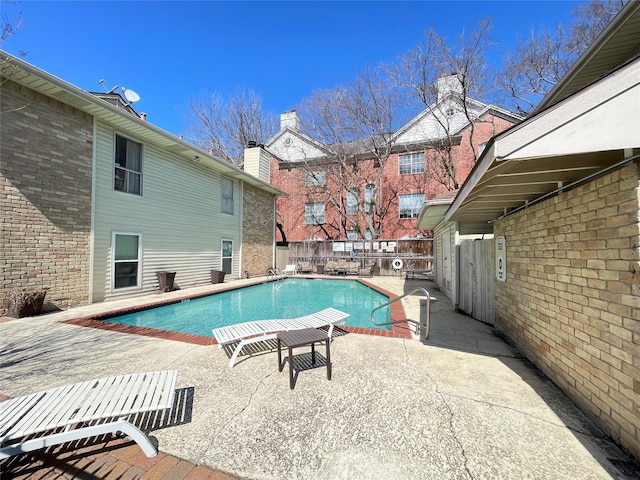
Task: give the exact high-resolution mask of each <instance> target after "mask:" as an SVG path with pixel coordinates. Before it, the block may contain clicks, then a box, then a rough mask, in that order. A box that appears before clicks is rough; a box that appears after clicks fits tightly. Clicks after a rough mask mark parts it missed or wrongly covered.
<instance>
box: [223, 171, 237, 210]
mask: <svg viewBox="0 0 640 480" xmlns="http://www.w3.org/2000/svg"><path fill="white" fill-rule="evenodd" d="M225 185H226V186H225ZM234 188H235V185H234V182H233V180H232V179H230V178H227V177H222V179H221V180H220V211H221V212H222V213H224V214H227V215H233V214H234V213H235V210H234V208H235V206H234V201H233V189H234ZM228 193H231V196H230V197H229V195H225V194H228Z"/></svg>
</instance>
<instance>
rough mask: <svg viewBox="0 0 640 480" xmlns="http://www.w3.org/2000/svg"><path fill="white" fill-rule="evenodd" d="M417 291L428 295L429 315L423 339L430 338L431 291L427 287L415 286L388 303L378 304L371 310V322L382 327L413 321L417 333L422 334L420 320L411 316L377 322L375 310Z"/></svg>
mask: <svg viewBox="0 0 640 480" xmlns="http://www.w3.org/2000/svg"><path fill="white" fill-rule="evenodd" d="M416 292H423V293H424V294H425V295H426V296H427V316H426V319H425V324H424V337H423V340H429V326H430V323H431V318H430V317H431V295H429V292H427V290H426V288H423V287H418V288H415V289H413V290H411V291H410V292H409V293H405V294H404V295H400V296H399V297H396V298H394V299H392V300H389V301H388V302H386V303H383V304H382V305H378V306H377V307H376V308H374V309H373V310H371V322H373V324H374V325H377V326H378V327H381V326H383V325H394V324H396V323H404V322H408V323H413V324H415V325H416V333H417V334H418V335H419V334H420V322H419V321H416V320H411V319H409V318H406V319H404V320H391V321H390V322H383V323H378V322H376V319H375V318H374V315H375V312H376V310H380V309H381V308H384V307H387V306H389V305H391V304H392V303H394V302H397V301H398V300H402V299H403V298H404V297H407V296H409V295H413V294H414V293H416Z"/></svg>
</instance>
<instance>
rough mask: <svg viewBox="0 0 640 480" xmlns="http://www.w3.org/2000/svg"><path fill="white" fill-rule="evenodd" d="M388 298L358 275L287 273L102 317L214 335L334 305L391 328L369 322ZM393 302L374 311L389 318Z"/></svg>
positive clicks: (353, 320)
mask: <svg viewBox="0 0 640 480" xmlns="http://www.w3.org/2000/svg"><path fill="white" fill-rule="evenodd" d="M387 301H389V299H388V298H387V297H386V296H385V295H382V294H381V293H379V292H376V291H375V290H373V289H372V288H369V287H367V286H366V285H363V284H361V283H359V282H357V281H355V280H324V279H322V280H320V279H307V278H286V279H284V280H280V281H277V282H267V283H262V284H259V285H253V286H250V287H243V288H239V289H236V290H230V291H227V292H221V293H216V294H213V295H208V296H205V297H199V298H194V299H185V300H181V301H180V302H178V303H172V304H169V305H163V306H161V307H155V308H151V309H148V310H142V311H138V312H133V313H129V314H126V315H121V316H117V317H111V318H102V319H101V320H102V321H104V322H111V323H117V324H122V325H133V326H138V327H147V328H154V329H160V330H168V331H172V332H181V333H191V334H194V335H201V336H207V337H212V333H211V330H212V329H213V328H217V327H223V326H226V325H232V324H235V323H240V322H247V321H251V320H264V319H269V318H295V317H300V316H303V315H308V314H310V313H314V312H317V311H318V310H322V309H323V308H327V307H333V308H337V309H338V310H342V311H343V312H346V313H348V314H349V315H350V316H349V317H348V318H347V320H346V325H348V326H352V327H366V328H378V329H385V330H389V329H390V326H386V327H376V326H375V325H374V324H373V323H372V322H371V310H373V309H374V308H375V307H377V306H379V305H382V304H383V303H386V302H387ZM390 315H391V313H390V309H389V307H388V306H387V307H384V308H381V309H380V310H378V311H377V312H376V320H377V321H385V320H386V321H388V320H389V319H390Z"/></svg>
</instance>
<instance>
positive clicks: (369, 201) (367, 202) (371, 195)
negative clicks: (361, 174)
mask: <svg viewBox="0 0 640 480" xmlns="http://www.w3.org/2000/svg"><path fill="white" fill-rule="evenodd" d="M375 193H376V186H375V185H374V184H373V183H368V184H367V186H366V187H364V211H365V212H367V213H369V212H370V211H371V209H373V211H374V212H375V211H376V197H375Z"/></svg>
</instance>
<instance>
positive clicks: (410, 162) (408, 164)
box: [398, 152, 425, 175]
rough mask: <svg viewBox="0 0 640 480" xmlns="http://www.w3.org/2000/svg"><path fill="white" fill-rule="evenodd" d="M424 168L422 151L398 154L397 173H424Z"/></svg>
mask: <svg viewBox="0 0 640 480" xmlns="http://www.w3.org/2000/svg"><path fill="white" fill-rule="evenodd" d="M424 170H425V159H424V152H420V153H404V154H402V155H398V174H400V175H415V174H418V173H424Z"/></svg>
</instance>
